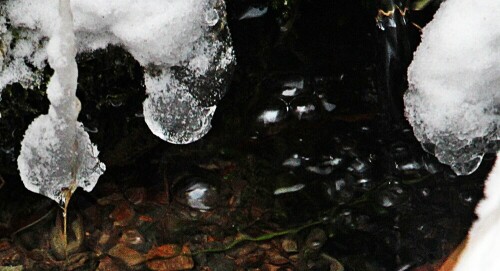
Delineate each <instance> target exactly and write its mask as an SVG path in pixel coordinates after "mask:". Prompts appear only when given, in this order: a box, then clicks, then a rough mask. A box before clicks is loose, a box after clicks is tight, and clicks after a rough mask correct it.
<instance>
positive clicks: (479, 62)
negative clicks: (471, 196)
mask: <svg viewBox="0 0 500 271" xmlns="http://www.w3.org/2000/svg"><path fill="white" fill-rule="evenodd" d="M472 7H473V8H472ZM499 12H500V1H496V0H489V1H473V0H448V1H446V2H444V3H443V4H442V6H441V8H440V9H439V11H438V12H437V13H436V15H435V17H434V20H433V21H432V22H431V23H429V24H428V25H427V26H426V27H425V28H424V30H423V34H422V43H421V45H420V46H419V47H418V49H417V51H416V52H415V55H414V60H413V62H412V64H411V65H410V67H409V70H408V80H409V90H408V92H407V93H406V95H405V105H406V117H407V118H408V120H409V121H410V123H411V124H412V126H413V129H414V132H415V135H416V137H417V138H418V140H419V141H421V142H422V143H423V144H424V145H426V146H427V147H428V149H433V147H435V148H434V150H431V151H432V152H433V153H434V154H435V155H436V156H437V158H438V159H439V160H440V161H441V162H443V163H446V164H449V165H451V166H452V168H453V169H454V170H455V172H456V173H458V174H469V173H471V172H472V171H474V170H475V169H476V168H477V166H478V165H479V163H480V162H481V160H482V157H483V155H484V153H485V152H488V151H490V152H491V151H495V150H491V149H488V148H487V146H486V145H487V142H492V141H498V140H500V89H499V88H500V19H499V18H500V17H499V16H498V14H499ZM429 145H432V146H433V147H429Z"/></svg>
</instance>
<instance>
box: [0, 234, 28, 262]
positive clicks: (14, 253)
mask: <svg viewBox="0 0 500 271" xmlns="http://www.w3.org/2000/svg"><path fill="white" fill-rule="evenodd" d="M23 258H24V257H23V254H22V253H21V251H18V250H17V249H16V248H15V247H14V246H12V244H11V243H10V242H8V241H6V240H1V241H0V266H15V265H20V264H22V262H23V261H22V259H23Z"/></svg>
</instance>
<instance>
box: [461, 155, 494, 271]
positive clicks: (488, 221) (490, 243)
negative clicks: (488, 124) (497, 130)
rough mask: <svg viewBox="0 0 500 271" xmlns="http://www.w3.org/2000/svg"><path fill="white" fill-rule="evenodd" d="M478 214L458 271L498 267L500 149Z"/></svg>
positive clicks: (484, 270)
mask: <svg viewBox="0 0 500 271" xmlns="http://www.w3.org/2000/svg"><path fill="white" fill-rule="evenodd" d="M476 214H477V216H478V219H477V221H475V222H474V225H473V226H472V228H471V230H470V232H469V236H468V239H467V246H466V248H465V249H464V250H463V252H462V253H461V255H460V259H459V261H458V263H457V265H456V267H455V269H454V270H455V271H469V270H483V271H494V270H498V264H497V262H498V257H499V256H500V243H499V242H498V240H499V228H500V152H499V153H497V161H496V163H495V166H494V167H493V170H492V171H491V173H490V176H489V177H488V180H486V184H485V198H484V199H483V200H482V201H481V202H480V203H479V205H478V207H477V208H476Z"/></svg>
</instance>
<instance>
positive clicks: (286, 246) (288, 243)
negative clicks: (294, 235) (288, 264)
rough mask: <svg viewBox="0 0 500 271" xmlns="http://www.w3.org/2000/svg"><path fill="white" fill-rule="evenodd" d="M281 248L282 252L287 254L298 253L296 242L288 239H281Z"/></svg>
mask: <svg viewBox="0 0 500 271" xmlns="http://www.w3.org/2000/svg"><path fill="white" fill-rule="evenodd" d="M281 248H283V250H284V251H285V252H287V253H293V252H297V251H298V250H297V248H298V246H297V242H296V241H295V240H292V239H289V238H285V239H283V241H282V242H281Z"/></svg>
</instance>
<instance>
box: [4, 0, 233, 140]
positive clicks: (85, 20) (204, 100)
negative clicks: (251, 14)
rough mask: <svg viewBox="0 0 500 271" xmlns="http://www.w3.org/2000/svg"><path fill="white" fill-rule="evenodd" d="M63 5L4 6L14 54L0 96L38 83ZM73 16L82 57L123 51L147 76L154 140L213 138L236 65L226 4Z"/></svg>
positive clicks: (169, 1)
mask: <svg viewBox="0 0 500 271" xmlns="http://www.w3.org/2000/svg"><path fill="white" fill-rule="evenodd" d="M57 2H58V0H8V1H6V4H5V7H4V9H3V11H2V12H3V13H4V14H5V18H3V19H0V37H1V38H2V40H3V44H4V45H6V46H5V48H12V49H9V50H5V52H4V53H2V56H3V57H2V58H0V71H1V74H0V89H2V88H4V87H5V86H6V85H8V84H11V83H13V82H20V83H22V84H23V85H25V86H29V85H32V84H36V83H37V82H38V80H39V75H38V73H37V70H40V69H41V68H43V67H44V65H45V60H46V59H47V55H46V53H45V47H46V46H47V44H46V42H45V39H46V38H47V37H48V36H49V35H50V33H51V32H52V29H53V28H54V20H53V18H55V16H56V12H57ZM71 8H72V10H73V13H74V29H75V35H76V41H77V47H78V52H84V51H93V50H96V49H99V48H106V47H107V46H108V45H117V46H121V47H123V48H124V49H126V50H127V51H129V52H130V53H131V54H132V55H133V57H134V58H135V59H136V60H137V61H138V62H139V63H140V64H141V65H142V66H143V67H144V68H145V74H146V78H145V81H146V88H147V94H148V98H147V100H146V101H145V102H144V116H145V118H146V123H147V124H148V126H149V127H150V129H151V130H152V131H153V133H154V134H155V135H157V136H159V137H160V138H162V139H164V140H166V141H169V142H171V143H177V144H183V143H190V142H193V141H195V140H198V139H199V138H201V137H202V136H203V135H205V134H206V133H207V132H208V131H209V130H210V120H211V118H212V116H213V113H214V110H215V106H216V103H217V102H218V101H219V100H220V99H221V98H222V96H223V95H224V94H225V87H226V85H227V81H228V77H229V75H230V71H231V68H232V67H233V66H234V62H235V61H234V53H233V50H232V47H231V38H230V34H229V30H228V28H227V23H226V21H225V20H226V19H225V18H226V14H225V7H224V2H223V0H142V1H134V0H116V1H106V0H93V1H88V0H72V1H71ZM2 20H3V21H2ZM7 21H8V22H10V25H11V28H12V29H14V30H11V31H8V29H7V27H6V25H7ZM14 32H15V33H16V35H14V34H13V33H14ZM2 52H3V51H2ZM2 69H3V70H2Z"/></svg>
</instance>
